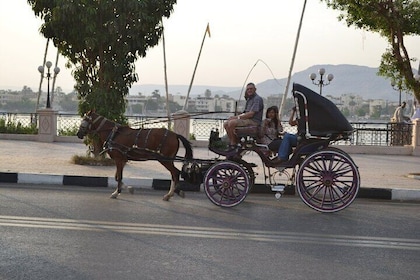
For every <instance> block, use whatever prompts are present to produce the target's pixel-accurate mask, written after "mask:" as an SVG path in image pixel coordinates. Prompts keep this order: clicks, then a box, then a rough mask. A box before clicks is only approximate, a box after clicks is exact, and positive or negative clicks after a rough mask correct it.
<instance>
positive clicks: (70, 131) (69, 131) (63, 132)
mask: <svg viewBox="0 0 420 280" xmlns="http://www.w3.org/2000/svg"><path fill="white" fill-rule="evenodd" d="M78 130H79V126H77V125H75V126H73V127H70V128H65V129H59V130H58V135H59V136H76V134H77V131H78Z"/></svg>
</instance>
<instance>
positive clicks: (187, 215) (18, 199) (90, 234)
mask: <svg viewBox="0 0 420 280" xmlns="http://www.w3.org/2000/svg"><path fill="white" fill-rule="evenodd" d="M110 193H111V190H110V189H108V188H79V187H63V186H55V187H52V186H40V185H37V186H30V185H7V184H2V185H1V186H0V252H1V254H0V279H212V280H213V279H265V280H266V279H381V280H383V279H418V275H419V274H420V267H419V265H418V264H419V263H420V236H419V233H418V232H419V229H420V219H419V217H420V214H419V213H420V211H419V210H420V204H419V203H408V202H404V203H398V202H390V201H376V200H364V199H356V201H355V202H354V203H353V204H352V205H351V206H350V207H349V208H347V209H345V210H343V211H341V212H339V213H335V214H322V213H318V212H316V211H314V210H312V209H310V208H309V207H307V206H305V205H304V204H303V203H302V202H301V201H300V199H299V198H298V197H291V196H285V197H283V198H282V199H281V200H280V201H277V200H276V199H274V197H273V196H271V195H267V194H264V195H262V194H260V195H258V194H251V195H249V196H248V197H247V198H246V200H245V201H244V202H243V203H242V204H240V205H238V206H237V207H234V208H231V209H224V208H219V207H217V206H215V205H213V204H211V202H210V201H209V200H208V199H207V198H206V197H205V194H204V193H202V192H201V193H200V192H193V193H192V192H189V193H187V197H186V198H185V199H182V198H179V197H174V198H173V199H172V200H171V201H170V202H165V201H162V196H163V194H164V193H163V192H158V191H151V190H150V191H149V190H140V191H138V192H136V193H135V194H134V195H129V194H128V193H123V194H122V195H121V196H120V198H118V199H109V194H110Z"/></svg>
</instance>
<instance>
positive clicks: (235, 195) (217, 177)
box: [203, 161, 250, 207]
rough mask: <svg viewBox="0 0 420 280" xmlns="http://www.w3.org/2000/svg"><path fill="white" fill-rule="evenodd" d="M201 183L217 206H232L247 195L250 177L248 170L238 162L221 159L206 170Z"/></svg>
mask: <svg viewBox="0 0 420 280" xmlns="http://www.w3.org/2000/svg"><path fill="white" fill-rule="evenodd" d="M203 184H204V190H205V192H206V195H207V197H208V198H209V199H210V201H211V202H213V203H214V204H216V205H217V206H222V207H233V206H236V205H238V204H239V203H241V202H242V201H243V200H244V199H245V197H246V196H247V194H248V191H249V188H250V178H249V175H248V172H247V171H246V170H245V169H244V168H243V167H242V166H241V165H239V164H238V163H236V162H233V161H223V162H219V163H216V164H213V165H212V166H211V167H210V168H209V169H208V170H207V172H206V175H205V176H204V182H203Z"/></svg>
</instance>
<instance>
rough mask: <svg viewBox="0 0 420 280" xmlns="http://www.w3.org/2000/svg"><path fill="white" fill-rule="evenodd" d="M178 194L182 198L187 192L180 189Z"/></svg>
mask: <svg viewBox="0 0 420 280" xmlns="http://www.w3.org/2000/svg"><path fill="white" fill-rule="evenodd" d="M178 195H179V196H180V197H182V198H185V192H184V191H182V190H180V191H179V193H178Z"/></svg>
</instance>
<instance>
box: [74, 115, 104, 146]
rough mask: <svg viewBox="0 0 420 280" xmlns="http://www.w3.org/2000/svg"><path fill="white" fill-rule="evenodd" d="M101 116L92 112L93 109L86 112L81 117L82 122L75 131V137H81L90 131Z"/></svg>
mask: <svg viewBox="0 0 420 280" xmlns="http://www.w3.org/2000/svg"><path fill="white" fill-rule="evenodd" d="M99 118H101V116H99V115H98V114H96V113H94V112H93V111H89V112H87V113H86V114H85V115H84V116H83V119H82V123H81V124H80V126H79V130H78V131H77V137H79V138H80V139H83V137H85V136H86V135H87V134H89V133H91V132H92V131H93V130H94V129H95V128H93V127H92V126H93V124H95V123H96V122H97V121H98V120H99Z"/></svg>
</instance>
